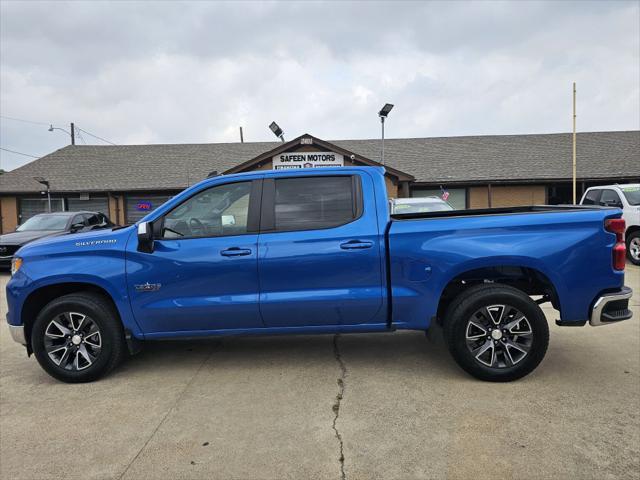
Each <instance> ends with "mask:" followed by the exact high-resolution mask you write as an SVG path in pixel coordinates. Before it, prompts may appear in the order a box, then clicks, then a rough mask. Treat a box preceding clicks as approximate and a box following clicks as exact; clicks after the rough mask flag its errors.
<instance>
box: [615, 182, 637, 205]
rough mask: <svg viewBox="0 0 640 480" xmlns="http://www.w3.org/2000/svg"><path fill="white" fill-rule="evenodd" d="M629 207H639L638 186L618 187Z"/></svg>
mask: <svg viewBox="0 0 640 480" xmlns="http://www.w3.org/2000/svg"><path fill="white" fill-rule="evenodd" d="M620 190H622V193H624V196H625V197H626V198H627V202H629V204H630V205H640V186H633V187H620Z"/></svg>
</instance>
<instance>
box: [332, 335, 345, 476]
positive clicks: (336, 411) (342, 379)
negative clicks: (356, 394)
mask: <svg viewBox="0 0 640 480" xmlns="http://www.w3.org/2000/svg"><path fill="white" fill-rule="evenodd" d="M338 338H340V334H335V335H334V336H333V356H334V357H335V359H336V361H337V362H338V365H339V366H340V377H338V394H337V395H336V403H334V404H333V413H334V417H333V431H334V432H335V434H336V438H337V439H338V444H339V445H340V457H339V461H340V475H341V479H342V480H345V479H346V478H347V477H346V474H345V471H344V442H343V441H342V435H341V434H340V432H339V431H338V427H337V426H336V424H337V423H338V417H339V416H340V403H341V402H342V397H343V396H344V388H345V378H346V376H347V367H346V365H345V364H344V361H343V360H342V356H341V355H340V349H339V348H338Z"/></svg>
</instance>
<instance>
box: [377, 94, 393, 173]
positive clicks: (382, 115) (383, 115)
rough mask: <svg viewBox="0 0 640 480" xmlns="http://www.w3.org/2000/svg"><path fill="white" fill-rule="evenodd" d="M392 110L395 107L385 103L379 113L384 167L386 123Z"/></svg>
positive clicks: (381, 152) (381, 156) (381, 161)
mask: <svg viewBox="0 0 640 480" xmlns="http://www.w3.org/2000/svg"><path fill="white" fill-rule="evenodd" d="M392 108H393V105H392V104H391V103H385V104H384V107H382V108H381V109H380V111H379V112H378V117H380V124H381V126H382V147H381V151H380V163H381V164H382V165H384V121H385V120H386V118H387V116H388V115H389V112H390V111H391V109H392Z"/></svg>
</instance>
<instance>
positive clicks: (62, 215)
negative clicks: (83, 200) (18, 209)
mask: <svg viewBox="0 0 640 480" xmlns="http://www.w3.org/2000/svg"><path fill="white" fill-rule="evenodd" d="M113 226H114V224H113V223H111V221H110V220H109V219H108V218H107V216H106V215H104V214H103V213H99V212H56V213H41V214H40V215H35V216H33V217H31V218H30V219H29V220H27V221H26V222H24V223H23V224H22V225H20V226H19V227H18V228H16V231H15V232H11V233H7V234H5V235H0V268H3V269H4V268H9V267H11V259H12V258H13V254H14V253H16V251H17V250H18V249H19V248H20V247H22V246H23V245H25V244H27V243H29V242H32V241H33V240H38V239H39V238H44V237H52V236H57V235H65V234H68V233H77V232H88V231H90V230H96V229H99V228H110V227H113Z"/></svg>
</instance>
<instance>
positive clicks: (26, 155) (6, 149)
mask: <svg viewBox="0 0 640 480" xmlns="http://www.w3.org/2000/svg"><path fill="white" fill-rule="evenodd" d="M0 150H4V151H5V152H10V153H16V154H18V155H24V156H25V157H31V158H40V157H36V156H35V155H29V154H28V153H22V152H16V151H15V150H9V149H8V148H2V147H0Z"/></svg>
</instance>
